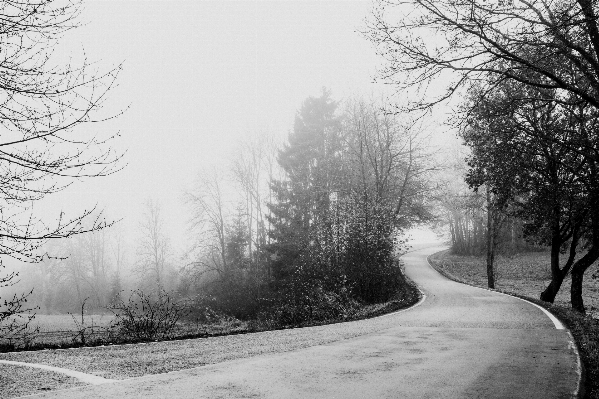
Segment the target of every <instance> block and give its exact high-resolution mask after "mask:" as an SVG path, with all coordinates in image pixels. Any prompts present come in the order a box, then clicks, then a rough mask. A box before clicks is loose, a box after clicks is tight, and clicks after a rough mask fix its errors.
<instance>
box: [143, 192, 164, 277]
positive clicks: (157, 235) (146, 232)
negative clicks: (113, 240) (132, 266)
mask: <svg viewBox="0 0 599 399" xmlns="http://www.w3.org/2000/svg"><path fill="white" fill-rule="evenodd" d="M140 233H141V237H140V240H139V244H138V247H137V256H138V261H137V267H136V268H137V272H138V273H139V274H140V275H141V277H142V278H150V279H151V280H152V281H153V282H154V284H155V286H156V287H157V288H158V289H164V285H165V277H166V274H167V272H168V257H169V255H170V244H169V240H168V237H166V236H165V235H164V222H163V219H162V215H161V207H160V205H159V204H157V203H156V202H154V201H152V200H148V201H146V204H145V213H144V215H143V220H142V222H141V224H140ZM150 276H151V277H150Z"/></svg>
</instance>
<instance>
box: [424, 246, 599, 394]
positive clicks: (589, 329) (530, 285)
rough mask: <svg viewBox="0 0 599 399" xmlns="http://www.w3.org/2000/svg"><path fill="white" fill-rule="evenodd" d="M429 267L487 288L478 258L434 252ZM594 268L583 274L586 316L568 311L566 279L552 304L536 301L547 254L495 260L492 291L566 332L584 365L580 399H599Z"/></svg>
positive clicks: (598, 287) (545, 279) (598, 301)
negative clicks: (530, 306)
mask: <svg viewBox="0 0 599 399" xmlns="http://www.w3.org/2000/svg"><path fill="white" fill-rule="evenodd" d="M429 260H430V262H431V264H432V265H433V267H435V268H436V269H437V270H439V271H441V272H442V273H443V274H445V275H447V276H448V277H450V278H453V279H455V280H458V281H462V282H465V283H468V284H472V285H476V286H479V287H485V288H486V287H487V276H486V261H485V259H484V258H481V257H471V256H457V255H451V254H450V253H449V252H448V251H443V252H438V253H436V254H434V255H432V256H431V257H430V258H429ZM593 269H595V270H596V266H594V267H593V268H591V270H590V271H589V272H587V276H586V278H585V281H584V285H583V291H584V292H583V298H584V302H585V306H586V308H587V313H588V314H587V315H582V314H581V313H579V312H576V311H574V310H572V309H571V306H570V300H569V298H570V297H569V295H570V282H571V280H570V279H569V278H567V279H566V280H565V281H564V283H563V285H562V287H561V290H560V293H559V294H558V296H557V297H556V301H555V303H554V304H549V303H547V302H542V301H540V300H538V299H535V298H539V295H540V294H541V292H542V291H543V289H544V288H545V287H546V286H547V284H549V281H550V276H551V273H550V269H549V253H547V252H534V253H525V254H519V255H517V256H513V257H509V258H506V257H499V258H498V259H497V264H496V271H497V281H496V289H498V290H501V291H504V292H507V293H512V294H516V295H519V296H524V297H526V299H529V300H531V301H533V302H535V303H537V304H539V305H541V306H543V307H545V308H547V309H549V310H550V311H551V312H552V313H553V314H554V315H556V316H557V317H558V318H559V319H560V320H561V321H562V322H563V323H564V324H565V325H566V326H567V327H568V329H569V330H570V332H571V333H572V335H573V336H574V339H575V341H576V344H577V346H578V350H579V353H580V358H581V361H582V363H583V365H584V373H585V378H584V391H583V394H584V396H583V395H581V396H580V397H581V398H585V399H586V398H588V399H599V309H598V308H599V281H598V280H597V279H594V278H592V277H591V275H592V273H593V272H594V270H593Z"/></svg>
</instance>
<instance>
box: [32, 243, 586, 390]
mask: <svg viewBox="0 0 599 399" xmlns="http://www.w3.org/2000/svg"><path fill="white" fill-rule="evenodd" d="M440 249H441V248H439V247H428V248H423V249H418V250H415V251H412V252H410V253H408V254H406V255H404V256H403V259H404V262H405V264H406V273H407V274H408V276H409V277H410V278H412V279H413V280H414V281H415V282H416V283H417V284H418V286H419V287H420V289H421V290H422V291H423V292H424V293H425V295H426V298H425V300H424V301H422V302H421V303H420V304H419V305H417V306H415V307H413V308H410V309H407V310H404V311H401V312H398V313H394V314H390V315H386V316H382V317H384V318H388V319H387V320H386V322H389V321H392V323H390V324H389V325H390V327H387V328H385V329H382V330H378V331H374V332H369V333H365V334H363V335H359V336H356V337H353V338H349V339H342V340H338V341H335V342H330V343H326V344H321V345H315V346H311V347H307V348H302V349H297V350H292V351H287V352H281V353H270V354H266V355H259V356H254V357H250V358H246V359H238V360H232V361H227V362H223V363H218V364H214V365H210V366H204V367H198V368H195V369H191V370H184V371H179V372H173V373H168V374H161V375H151V376H145V377H141V378H135V379H130V380H125V381H120V382H115V383H108V384H103V385H96V386H87V387H82V388H75V389H71V390H65V391H57V392H48V393H45V394H41V395H37V396H39V397H45V398H58V397H60V398H148V397H156V398H190V397H193V398H527V399H530V398H543V399H547V398H567V397H572V396H573V395H574V393H575V392H576V390H577V386H578V381H579V374H578V366H577V364H578V363H577V361H578V358H577V355H576V352H575V350H574V349H573V345H572V343H571V338H570V335H569V334H568V332H567V330H564V329H558V328H556V324H554V322H553V321H552V320H551V319H550V318H549V317H548V316H547V315H546V314H545V313H544V312H543V311H542V310H540V309H539V308H538V307H536V306H533V305H532V304H530V303H527V302H525V301H522V300H519V299H517V298H513V297H510V296H507V295H502V294H499V293H495V292H491V291H487V290H483V289H480V288H474V287H470V286H467V285H463V284H459V283H455V282H453V281H449V280H447V279H446V278H444V277H442V276H441V275H439V274H438V273H437V272H436V271H434V270H433V269H432V268H431V267H430V266H429V265H428V263H427V260H426V257H427V255H429V254H431V253H434V252H436V251H438V250H440ZM336 326H338V327H337V328H351V326H352V322H350V323H345V324H340V325H336ZM557 326H558V327H559V324H557ZM305 331H306V334H309V333H310V331H311V330H310V329H305ZM37 396H36V397H37Z"/></svg>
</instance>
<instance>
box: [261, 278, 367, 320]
mask: <svg viewBox="0 0 599 399" xmlns="http://www.w3.org/2000/svg"><path fill="white" fill-rule="evenodd" d="M262 307H263V311H262V312H261V313H260V315H259V319H260V321H261V322H263V323H265V324H267V325H269V326H271V327H284V326H299V325H304V324H312V323H319V322H325V321H334V320H344V319H347V318H349V317H350V316H351V315H353V314H354V313H355V311H356V309H357V308H358V307H359V304H358V302H356V301H355V300H353V299H351V298H350V296H349V292H348V290H347V289H346V288H345V287H338V289H336V290H334V291H333V290H331V289H326V288H325V287H324V284H323V283H322V282H321V281H319V280H301V279H298V278H296V279H294V280H293V281H291V282H290V283H289V284H286V285H285V286H283V287H281V288H280V289H279V290H278V291H277V292H275V293H274V294H272V295H271V296H269V297H267V298H263V299H262Z"/></svg>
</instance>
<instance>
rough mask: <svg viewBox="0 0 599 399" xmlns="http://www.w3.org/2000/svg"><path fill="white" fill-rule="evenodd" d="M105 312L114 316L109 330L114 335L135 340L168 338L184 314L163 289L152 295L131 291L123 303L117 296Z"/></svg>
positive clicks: (183, 310)
mask: <svg viewBox="0 0 599 399" xmlns="http://www.w3.org/2000/svg"><path fill="white" fill-rule="evenodd" d="M109 309H110V310H111V311H112V312H113V313H114V315H115V319H114V321H113V322H112V328H113V329H114V330H115V331H116V333H117V334H118V335H119V336H120V337H121V338H123V339H129V340H139V341H150V340H155V339H159V338H163V337H165V336H168V335H169V334H170V333H171V332H172V331H173V330H174V329H175V327H176V326H177V323H178V322H179V320H180V319H181V318H182V317H184V316H185V314H186V313H187V311H186V309H185V307H184V306H183V305H181V304H180V303H178V302H175V301H174V300H173V299H172V298H171V297H170V295H169V294H168V293H167V292H166V291H164V290H160V291H159V292H158V294H157V295H155V296H150V295H148V294H146V293H144V292H143V291H142V290H135V291H133V292H132V293H131V295H130V296H129V299H128V300H127V301H126V302H125V301H124V300H123V299H121V298H120V297H119V298H118V300H117V301H116V302H115V303H114V304H112V305H111V306H110V307H109Z"/></svg>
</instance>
